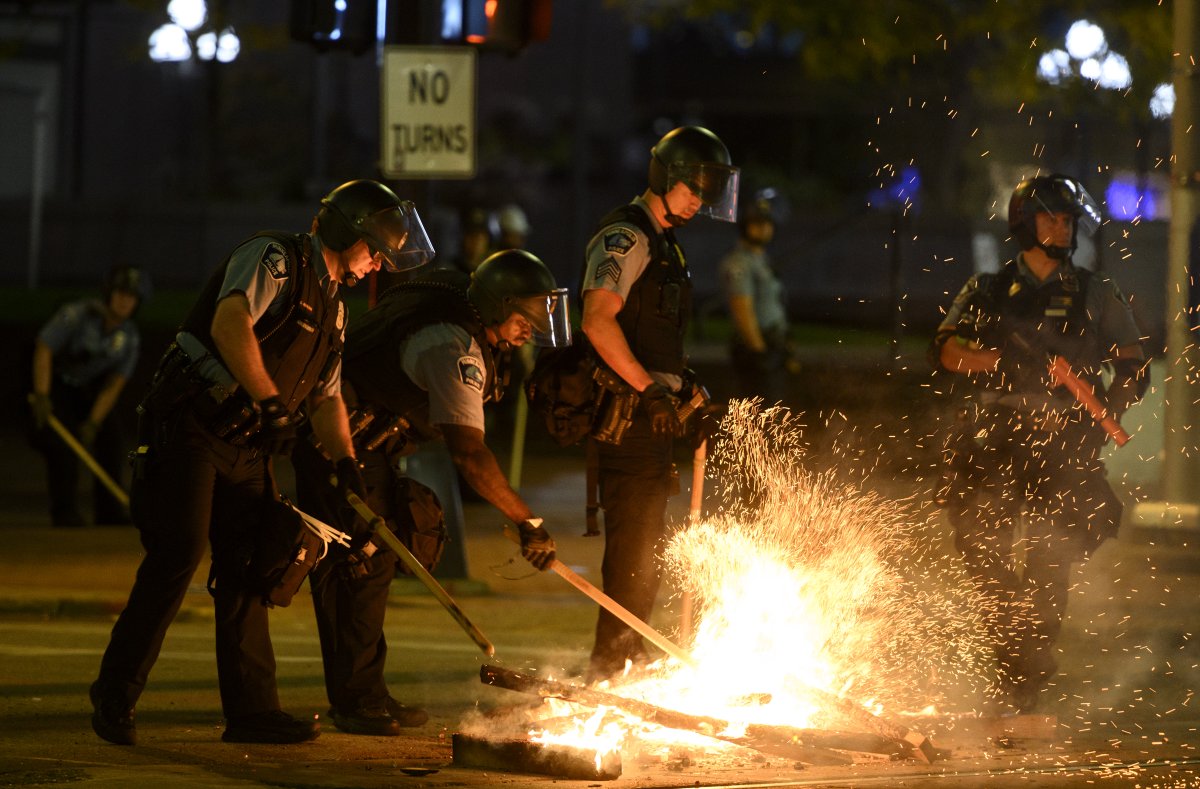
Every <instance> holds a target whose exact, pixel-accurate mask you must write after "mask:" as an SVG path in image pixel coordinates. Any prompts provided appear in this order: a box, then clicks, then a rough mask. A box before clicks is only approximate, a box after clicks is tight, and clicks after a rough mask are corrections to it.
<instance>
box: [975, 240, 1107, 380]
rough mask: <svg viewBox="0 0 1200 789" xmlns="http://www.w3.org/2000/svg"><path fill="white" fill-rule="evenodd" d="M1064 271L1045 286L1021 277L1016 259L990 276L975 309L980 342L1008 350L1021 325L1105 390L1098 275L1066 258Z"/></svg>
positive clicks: (984, 278) (984, 281)
mask: <svg viewBox="0 0 1200 789" xmlns="http://www.w3.org/2000/svg"><path fill="white" fill-rule="evenodd" d="M1061 265H1062V266H1065V267H1066V268H1065V270H1064V271H1063V275H1062V276H1061V277H1060V276H1058V275H1057V273H1056V274H1055V275H1054V276H1055V280H1054V281H1052V282H1049V283H1046V284H1043V285H1041V286H1039V287H1033V286H1031V285H1029V284H1028V283H1027V282H1026V281H1025V280H1024V278H1022V277H1021V276H1020V274H1019V273H1018V270H1017V263H1016V261H1015V260H1010V261H1009V262H1008V263H1007V264H1005V266H1004V268H1003V269H1002V270H1001V271H1000V272H998V273H996V274H985V275H983V276H981V277H980V279H979V288H978V290H977V292H976V294H975V297H974V299H973V300H972V303H971V305H970V306H969V309H970V310H971V311H972V312H973V313H974V320H975V321H976V331H977V335H978V337H979V340H980V341H981V342H982V343H983V344H984V345H985V346H988V347H992V348H1002V347H1004V344H1005V342H1006V334H1007V333H1008V332H1010V331H1011V330H1012V328H1014V327H1016V328H1018V329H1019V330H1020V331H1021V333H1022V334H1023V335H1024V336H1025V337H1031V338H1035V339H1036V341H1037V342H1038V343H1039V344H1040V345H1041V346H1043V347H1044V348H1045V349H1046V350H1047V351H1048V352H1049V353H1051V354H1055V355H1058V356H1063V357H1064V358H1066V360H1067V361H1068V362H1070V364H1071V367H1072V369H1073V370H1074V371H1075V373H1076V374H1077V375H1078V376H1079V377H1080V378H1082V379H1084V380H1085V381H1087V382H1088V383H1090V384H1092V386H1094V387H1097V388H1098V389H1101V387H1100V381H1101V372H1102V370H1101V367H1102V363H1103V360H1104V358H1105V348H1104V347H1103V345H1102V342H1101V338H1100V336H1099V332H1098V331H1097V325H1096V322H1095V320H1094V319H1093V318H1092V317H1090V316H1089V315H1088V312H1087V293H1088V287H1089V285H1090V284H1091V282H1092V273H1091V272H1090V271H1088V270H1087V269H1081V268H1076V267H1075V266H1072V265H1071V264H1070V262H1069V261H1064V262H1063V263H1062V264H1061Z"/></svg>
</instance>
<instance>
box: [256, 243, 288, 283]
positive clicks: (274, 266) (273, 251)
mask: <svg viewBox="0 0 1200 789" xmlns="http://www.w3.org/2000/svg"><path fill="white" fill-rule="evenodd" d="M258 262H259V263H261V264H262V265H263V266H265V267H266V269H267V271H269V272H270V273H271V276H272V277H274V278H275V279H287V275H288V267H287V253H286V252H284V251H283V245H282V244H280V243H278V242H276V241H272V242H270V243H269V244H267V248H266V249H264V250H263V253H262V257H261V258H259V261H258Z"/></svg>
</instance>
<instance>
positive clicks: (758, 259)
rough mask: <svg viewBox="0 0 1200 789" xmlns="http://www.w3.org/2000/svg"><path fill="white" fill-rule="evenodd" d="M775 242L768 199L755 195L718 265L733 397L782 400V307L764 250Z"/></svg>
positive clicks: (785, 357) (785, 365)
mask: <svg viewBox="0 0 1200 789" xmlns="http://www.w3.org/2000/svg"><path fill="white" fill-rule="evenodd" d="M774 237H775V216H774V213H773V212H772V206H771V199H770V197H769V196H768V195H766V194H759V195H757V196H756V197H755V199H753V200H751V201H750V202H749V204H748V205H746V206H745V207H744V208H743V209H742V211H741V215H740V216H739V217H738V242H737V245H736V246H735V247H734V248H733V249H732V250H730V252H729V254H727V255H726V256H725V257H724V258H722V259H721V262H720V264H719V266H718V272H719V274H720V276H721V286H722V288H723V290H724V292H725V298H726V301H727V302H728V304H729V317H730V319H731V320H732V323H733V335H732V340H731V343H730V361H731V362H732V364H733V370H734V373H735V374H736V375H737V379H738V387H737V396H738V397H762V398H763V402H764V403H765V404H766V405H773V404H775V403H778V402H781V401H783V400H784V399H785V394H786V392H785V386H784V385H785V382H786V373H787V371H788V369H789V355H790V354H789V351H788V344H787V333H788V320H787V308H786V306H785V304H784V299H783V285H782V284H781V283H780V281H779V277H778V276H776V274H775V271H774V269H772V267H771V260H770V257H769V256H768V255H767V245H768V244H770V243H771V240H772V239H773V238H774Z"/></svg>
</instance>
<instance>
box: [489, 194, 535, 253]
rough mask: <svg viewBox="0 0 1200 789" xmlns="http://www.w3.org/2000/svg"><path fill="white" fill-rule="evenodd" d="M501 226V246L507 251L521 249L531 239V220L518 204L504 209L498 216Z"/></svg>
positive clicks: (510, 204)
mask: <svg viewBox="0 0 1200 789" xmlns="http://www.w3.org/2000/svg"><path fill="white" fill-rule="evenodd" d="M497 220H498V222H499V224H500V238H499V241H500V245H501V246H502V247H505V248H506V249H519V248H520V247H522V246H524V244H525V239H526V238H528V237H529V229H530V228H529V218H528V217H527V216H525V212H524V211H522V210H521V206H519V205H517V204H516V203H509V204H508V205H506V206H504V207H502V208H501V209H500V211H499V213H498V215H497Z"/></svg>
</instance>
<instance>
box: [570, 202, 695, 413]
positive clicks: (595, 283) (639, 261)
mask: <svg viewBox="0 0 1200 789" xmlns="http://www.w3.org/2000/svg"><path fill="white" fill-rule="evenodd" d="M632 205H636V206H638V207H639V208H641V209H642V210H643V211H645V212H646V214H647V215H648V216H650V221H651V222H652V223H653V224H656V225H657V220H655V219H654V215H653V214H651V213H650V208H649V207H648V206H647V205H646V201H645V200H643V199H642V198H641V197H640V196H639V197H636V198H634V200H633V201H632ZM651 257H652V256H651V252H650V239H648V238H647V237H646V234H645V233H643V232H642V231H641V229H639V228H638V226H637V225H634V224H632V223H630V222H613V223H612V224H609V225H605V226H604V227H603V228H601V230H600V232H598V233H596V235H594V236H592V240H591V241H589V242H588V245H587V270H586V271H585V272H584V275H583V288H582V293H583V296H584V299H586V298H587V293H588V291H591V290H607V291H608V292H610V293H615V294H617V295H618V296H620V297H621V303H622V304H624V302H625V301H627V300H628V299H629V292H630V290H632V289H633V285H634V283H635V282H637V280H638V277H640V276H642V273H643V272H644V271H645V270H646V267H647V266H648V265H650V260H651ZM646 372H648V373H649V374H650V377H651V378H653V379H654V380H655V381H656V382H658V383H660V384H662V385H664V386H666V387H667V388H668V389H670V390H671V391H679V388H680V387H681V386H683V379H682V378H680V377H679V376H678V375H672V374H670V373H664V372H661V371H659V370H647V371H646Z"/></svg>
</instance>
